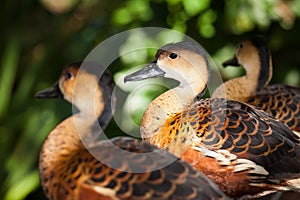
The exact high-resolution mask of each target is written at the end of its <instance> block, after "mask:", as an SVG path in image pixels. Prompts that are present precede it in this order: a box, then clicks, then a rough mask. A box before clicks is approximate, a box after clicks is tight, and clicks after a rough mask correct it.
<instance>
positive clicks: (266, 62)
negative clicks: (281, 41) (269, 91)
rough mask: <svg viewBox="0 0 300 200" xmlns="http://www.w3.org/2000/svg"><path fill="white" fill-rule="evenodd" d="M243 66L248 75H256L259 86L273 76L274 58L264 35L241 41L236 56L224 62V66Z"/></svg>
mask: <svg viewBox="0 0 300 200" xmlns="http://www.w3.org/2000/svg"><path fill="white" fill-rule="evenodd" d="M241 65H242V66H243V67H244V68H245V70H246V73H247V76H249V77H255V78H256V79H257V81H258V86H265V85H267V84H268V83H269V81H270V80H271V78H272V70H273V69H272V58H271V53H270V51H269V49H268V46H267V44H266V42H265V41H264V39H263V38H262V37H258V36H256V37H252V38H250V39H246V40H243V41H241V42H240V43H239V44H238V45H237V48H236V51H235V56H234V57H233V58H232V59H230V60H228V61H226V62H224V63H223V67H227V66H241Z"/></svg>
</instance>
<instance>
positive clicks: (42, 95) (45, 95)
mask: <svg viewBox="0 0 300 200" xmlns="http://www.w3.org/2000/svg"><path fill="white" fill-rule="evenodd" d="M34 96H35V98H37V99H49V98H62V96H63V95H62V93H61V91H60V89H59V88H58V85H57V84H55V85H54V86H53V87H51V88H48V89H45V90H42V91H40V92H37V93H36V94H35V95H34Z"/></svg>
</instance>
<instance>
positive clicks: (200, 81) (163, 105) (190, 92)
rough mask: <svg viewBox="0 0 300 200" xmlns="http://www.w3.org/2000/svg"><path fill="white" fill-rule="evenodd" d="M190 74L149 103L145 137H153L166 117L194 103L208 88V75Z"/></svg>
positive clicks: (143, 130)
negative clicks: (176, 85)
mask: <svg viewBox="0 0 300 200" xmlns="http://www.w3.org/2000/svg"><path fill="white" fill-rule="evenodd" d="M189 75H190V76H189V78H186V77H184V78H183V79H182V80H180V84H179V86H178V87H176V88H173V89H171V90H168V91H167V92H165V93H163V94H161V95H160V96H158V97H157V98H156V99H154V100H153V101H152V102H151V103H150V104H149V106H148V107H147V109H146V111H145V113H144V116H143V119H142V123H141V135H142V137H143V138H144V139H146V138H151V137H153V136H154V135H155V134H156V132H157V131H158V129H159V128H160V127H163V126H164V124H165V120H166V119H169V118H170V117H171V116H172V115H174V114H175V113H179V112H182V111H184V110H186V109H187V108H189V107H190V106H191V105H193V103H194V99H195V97H196V96H197V95H198V94H200V93H201V92H203V90H205V89H206V83H207V76H203V75H201V74H198V72H196V73H194V74H191V73H190V74H189Z"/></svg>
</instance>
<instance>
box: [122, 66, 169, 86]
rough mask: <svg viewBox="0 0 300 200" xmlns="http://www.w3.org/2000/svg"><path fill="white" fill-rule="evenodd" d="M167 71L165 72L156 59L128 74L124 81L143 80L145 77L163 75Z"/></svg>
mask: <svg viewBox="0 0 300 200" xmlns="http://www.w3.org/2000/svg"><path fill="white" fill-rule="evenodd" d="M165 73H166V72H164V71H163V70H161V69H160V68H159V67H158V66H157V64H156V61H153V62H152V63H149V64H148V65H146V66H145V67H144V68H142V69H140V70H139V71H136V72H134V73H132V74H129V75H128V76H126V77H125V78H124V82H125V83H126V82H127V81H141V80H144V79H149V78H155V77H161V76H164V75H165Z"/></svg>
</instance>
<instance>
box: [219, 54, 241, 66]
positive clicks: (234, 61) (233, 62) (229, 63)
mask: <svg viewBox="0 0 300 200" xmlns="http://www.w3.org/2000/svg"><path fill="white" fill-rule="evenodd" d="M222 65H223V67H227V66H234V67H238V66H240V64H239V62H238V60H237V59H236V57H235V56H234V57H233V58H232V59H230V60H227V61H226V62H223V64H222Z"/></svg>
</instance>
